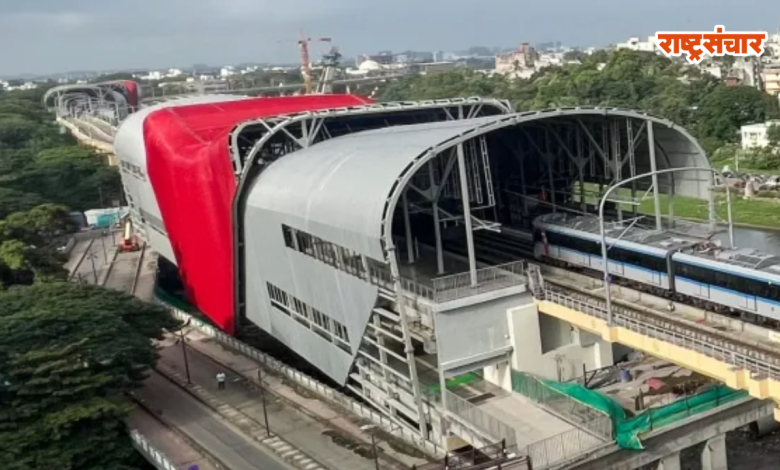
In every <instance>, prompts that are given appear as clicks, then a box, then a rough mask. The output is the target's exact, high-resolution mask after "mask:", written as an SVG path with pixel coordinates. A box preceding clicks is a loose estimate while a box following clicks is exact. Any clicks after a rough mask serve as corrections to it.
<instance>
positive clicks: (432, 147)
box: [247, 108, 709, 259]
mask: <svg viewBox="0 0 780 470" xmlns="http://www.w3.org/2000/svg"><path fill="white" fill-rule="evenodd" d="M577 115H579V116H584V115H591V116H593V115H596V116H603V115H610V116H625V117H633V118H637V119H646V120H651V121H653V122H655V123H658V124H661V125H660V126H654V128H655V137H656V141H657V143H658V146H659V147H661V148H662V149H663V150H664V152H663V153H664V156H663V157H662V156H659V157H658V160H659V165H658V166H659V168H666V167H685V166H688V167H692V166H698V167H706V168H709V160H708V159H707V157H706V155H705V154H704V151H703V150H702V149H701V147H700V146H699V145H698V143H697V142H696V141H695V140H694V139H693V137H691V136H690V135H689V134H688V133H687V132H686V131H685V130H684V129H682V128H679V127H676V126H675V125H674V124H673V123H671V122H670V121H667V120H664V119H661V118H658V117H655V116H650V115H647V114H641V113H637V112H635V111H629V110H621V109H616V108H570V109H555V110H545V111H536V112H525V113H518V114H511V115H503V116H491V117H485V118H478V119H469V120H462V121H445V122H437V123H428V124H418V125H409V126H396V127H388V128H383V129H377V130H371V131H365V132H359V133H356V134H351V135H347V136H343V137H338V138H335V139H331V140H328V141H325V142H321V143H319V144H317V145H314V146H312V147H308V148H305V149H302V150H299V151H297V152H294V153H292V154H289V155H287V156H286V157H285V158H282V159H279V160H278V161H275V162H274V163H272V164H271V165H269V167H268V168H267V169H266V170H265V171H263V172H262V173H261V174H260V175H259V177H258V178H257V179H256V180H255V181H254V182H253V184H252V186H251V188H250V190H249V196H248V198H247V207H248V208H249V207H254V208H258V209H262V210H265V211H272V212H275V213H277V214H279V215H280V217H282V218H283V219H286V220H285V222H283V223H286V224H287V225H290V226H291V227H294V228H297V229H300V230H304V231H306V232H308V233H310V234H312V235H315V236H318V237H320V238H323V239H325V240H328V241H330V242H332V243H336V244H339V245H341V246H343V247H345V248H349V249H352V250H354V251H357V252H359V253H362V254H364V255H366V256H369V257H372V258H375V259H384V258H385V254H384V249H383V247H382V241H383V240H387V241H389V240H390V237H389V235H390V222H391V220H392V214H393V211H394V208H395V205H396V203H397V200H398V198H399V197H400V189H401V188H403V187H405V186H406V184H407V182H408V180H409V179H410V178H411V177H412V176H413V175H414V173H415V172H416V171H417V169H419V168H420V167H421V166H422V165H423V164H425V163H426V162H427V161H428V160H429V159H430V158H432V157H433V156H434V155H435V154H436V153H439V152H441V151H443V150H445V149H447V148H450V147H451V146H454V145H456V144H457V143H458V142H461V141H463V140H466V139H470V138H473V137H476V136H478V135H481V134H485V133H488V132H490V131H493V130H498V129H502V128H506V127H511V126H513V125H518V124H523V123H525V122H530V121H534V120H539V119H545V118H552V117H566V116H577ZM664 158H667V159H668V163H664V162H663V161H662V160H663V159H664ZM640 163H642V162H640ZM645 163H646V162H645ZM641 166H642V165H640V167H641ZM708 179H709V175H708V176H707V177H706V179H705V180H703V181H702V182H703V183H704V182H705V181H706V180H708ZM686 192H687V193H688V194H689V195H696V196H698V197H703V195H704V194H705V190H704V189H702V188H701V185H699V184H690V181H689V182H688V184H686V185H684V186H682V185H681V187H680V188H677V194H681V195H685V194H686ZM692 193H696V194H692Z"/></svg>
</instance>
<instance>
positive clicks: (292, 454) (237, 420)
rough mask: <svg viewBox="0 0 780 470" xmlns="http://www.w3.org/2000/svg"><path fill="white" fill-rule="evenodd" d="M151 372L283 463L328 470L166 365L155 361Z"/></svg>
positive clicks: (297, 466)
mask: <svg viewBox="0 0 780 470" xmlns="http://www.w3.org/2000/svg"><path fill="white" fill-rule="evenodd" d="M155 369H156V370H157V371H158V372H160V374H162V375H163V376H164V377H165V378H167V379H168V380H170V381H171V382H173V383H174V384H175V385H178V386H179V387H180V388H182V389H183V390H185V391H186V392H187V393H189V394H190V395H191V396H193V397H194V398H195V399H197V400H198V401H200V402H201V403H203V404H204V405H206V406H207V407H209V408H211V409H212V410H214V411H215V412H216V413H217V414H219V415H220V416H222V417H223V418H224V419H226V420H227V421H228V422H230V423H231V424H233V425H234V426H236V427H237V428H239V429H240V430H241V431H242V432H243V433H244V434H246V435H247V436H249V437H251V438H252V439H254V440H255V441H257V442H258V443H260V444H262V445H263V446H264V447H266V448H268V450H270V451H271V452H273V453H274V454H276V455H277V456H279V457H280V458H281V459H282V460H284V461H285V462H289V463H291V464H292V465H294V466H295V467H296V468H299V469H301V470H328V468H327V467H325V466H323V465H322V464H320V463H318V462H316V461H315V460H314V459H312V458H311V457H309V456H308V455H307V454H306V453H305V452H303V451H302V450H300V449H297V448H295V447H293V446H292V445H291V444H290V443H288V442H287V441H285V440H284V439H282V438H280V437H279V436H274V435H272V436H268V435H267V433H266V430H265V428H264V427H263V426H261V425H260V424H259V423H258V422H257V421H255V420H254V419H252V418H250V417H249V416H247V415H246V414H244V413H242V412H241V411H238V410H237V409H235V408H234V407H232V406H230V405H228V404H227V403H224V402H223V401H221V400H219V399H218V398H216V397H215V396H214V395H213V394H211V392H209V391H208V390H206V389H205V388H203V387H201V386H200V385H197V384H192V385H187V378H186V377H184V376H183V375H182V374H180V373H179V372H178V371H177V370H176V369H175V368H174V367H172V366H170V365H169V364H166V363H165V362H163V361H158V363H157V366H156V367H155Z"/></svg>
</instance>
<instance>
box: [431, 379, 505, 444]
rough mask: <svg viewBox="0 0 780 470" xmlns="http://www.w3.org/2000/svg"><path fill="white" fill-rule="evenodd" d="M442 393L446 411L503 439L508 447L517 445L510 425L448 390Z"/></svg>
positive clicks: (496, 439)
mask: <svg viewBox="0 0 780 470" xmlns="http://www.w3.org/2000/svg"><path fill="white" fill-rule="evenodd" d="M444 395H445V402H446V406H445V408H446V410H447V411H449V412H450V413H452V414H454V415H455V416H458V417H460V418H462V419H463V420H465V421H466V422H467V423H469V424H471V425H472V426H474V427H475V428H477V429H479V430H480V431H482V432H483V433H484V434H486V435H487V436H489V437H490V438H492V439H493V440H495V441H501V440H505V442H506V445H507V446H510V447H512V446H515V445H517V433H516V432H515V429H514V428H513V427H512V426H510V425H508V424H506V423H504V422H503V421H501V420H500V419H498V418H496V417H495V416H493V415H491V414H488V413H486V412H485V411H483V410H481V409H479V407H478V406H476V405H474V404H473V403H470V402H469V401H468V400H465V399H463V398H461V397H459V396H458V395H456V394H454V393H452V392H450V391H449V390H445V391H444ZM435 396H436V395H434V397H435Z"/></svg>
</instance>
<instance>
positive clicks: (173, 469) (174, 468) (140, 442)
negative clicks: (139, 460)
mask: <svg viewBox="0 0 780 470" xmlns="http://www.w3.org/2000/svg"><path fill="white" fill-rule="evenodd" d="M130 438H131V439H132V440H133V445H134V446H135V448H136V449H138V451H139V452H140V453H141V454H143V456H144V457H146V458H147V460H149V462H151V463H153V464H154V466H155V467H157V468H159V469H161V470H178V465H175V464H174V463H173V462H171V461H170V460H169V459H168V457H167V456H166V455H165V454H163V453H162V452H160V451H159V450H157V448H156V447H154V446H153V445H152V444H151V443H150V442H149V441H148V440H146V438H145V437H144V436H143V434H141V433H140V432H138V431H136V430H135V429H131V430H130Z"/></svg>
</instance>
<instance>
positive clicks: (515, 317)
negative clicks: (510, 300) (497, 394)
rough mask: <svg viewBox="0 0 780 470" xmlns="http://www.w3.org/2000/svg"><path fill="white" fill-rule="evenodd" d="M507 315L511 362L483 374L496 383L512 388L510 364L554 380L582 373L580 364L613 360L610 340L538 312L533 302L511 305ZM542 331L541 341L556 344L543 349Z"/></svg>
mask: <svg viewBox="0 0 780 470" xmlns="http://www.w3.org/2000/svg"><path fill="white" fill-rule="evenodd" d="M506 315H507V324H508V326H509V336H510V341H511V344H512V346H513V351H512V354H511V360H510V363H509V364H502V365H497V366H492V367H487V368H486V369H485V378H486V379H487V380H490V381H491V382H493V383H495V384H497V385H500V386H502V387H504V388H506V389H511V380H510V374H509V368H508V367H509V366H511V368H512V369H515V370H518V371H523V372H530V373H532V374H538V375H540V376H542V377H545V378H549V379H553V380H570V379H572V378H574V377H577V376H578V375H581V374H582V366H583V365H585V368H586V369H587V370H592V369H598V368H600V367H606V366H609V365H612V364H613V363H614V359H613V352H612V345H611V344H610V343H608V342H606V341H604V340H602V339H601V338H600V337H598V336H596V335H593V334H591V333H588V332H586V331H582V330H580V329H578V328H576V327H572V326H570V325H569V324H568V323H566V322H563V321H561V320H559V319H557V318H554V317H551V316H548V315H544V314H542V313H539V312H538V310H537V307H536V305H535V304H533V303H528V304H526V305H520V306H516V307H514V308H510V309H508V310H507V312H506ZM542 325H544V326H542ZM542 330H544V332H543V331H542ZM543 334H544V336H545V338H544V342H545V343H546V344H549V345H553V346H556V347H554V348H552V349H550V350H544V349H543V347H542V343H543V337H542V335H543Z"/></svg>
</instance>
